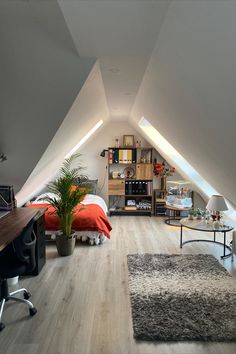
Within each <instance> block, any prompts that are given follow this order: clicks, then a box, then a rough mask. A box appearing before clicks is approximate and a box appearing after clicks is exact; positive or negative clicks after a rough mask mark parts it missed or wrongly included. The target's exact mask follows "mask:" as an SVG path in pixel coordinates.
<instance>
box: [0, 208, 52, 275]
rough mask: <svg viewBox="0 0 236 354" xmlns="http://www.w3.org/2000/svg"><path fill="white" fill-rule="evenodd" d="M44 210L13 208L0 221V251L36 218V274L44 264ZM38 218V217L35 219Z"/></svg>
mask: <svg viewBox="0 0 236 354" xmlns="http://www.w3.org/2000/svg"><path fill="white" fill-rule="evenodd" d="M45 211H46V208H40V209H39V208H15V209H13V210H12V211H11V212H10V213H9V214H7V215H5V216H3V217H2V218H1V219H0V250H2V249H3V248H4V247H6V246H7V245H8V244H9V243H11V242H12V241H14V240H15V239H16V238H17V237H18V236H19V235H20V234H21V232H22V231H23V229H24V227H25V226H26V225H27V224H28V222H29V221H30V220H31V219H32V218H34V217H36V222H35V225H34V231H35V234H36V237H37V244H36V270H35V271H34V274H38V273H39V271H40V270H41V268H42V267H43V265H44V263H45V240H44V238H45V235H44V227H43V214H44V213H45ZM37 216H38V217H37Z"/></svg>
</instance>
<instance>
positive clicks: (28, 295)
mask: <svg viewBox="0 0 236 354" xmlns="http://www.w3.org/2000/svg"><path fill="white" fill-rule="evenodd" d="M30 296H31V294H30V292H29V291H24V299H25V300H28V299H29V298H30Z"/></svg>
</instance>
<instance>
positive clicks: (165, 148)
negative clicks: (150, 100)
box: [138, 117, 236, 219]
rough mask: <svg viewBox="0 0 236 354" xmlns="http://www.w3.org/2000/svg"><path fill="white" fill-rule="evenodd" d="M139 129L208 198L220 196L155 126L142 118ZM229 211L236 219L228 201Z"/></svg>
mask: <svg viewBox="0 0 236 354" xmlns="http://www.w3.org/2000/svg"><path fill="white" fill-rule="evenodd" d="M138 124H139V127H140V128H141V129H142V130H143V132H144V133H145V134H146V135H147V136H148V137H149V139H151V141H152V142H153V145H154V146H156V147H157V149H158V150H159V151H161V152H162V153H163V154H164V155H167V156H168V157H169V158H170V159H171V160H172V161H173V162H174V163H175V164H176V166H177V167H178V168H179V169H180V170H182V171H183V173H184V174H185V175H187V176H188V178H189V179H190V180H191V181H192V182H193V183H194V184H195V185H196V186H197V187H198V188H199V189H200V190H202V191H203V192H204V193H205V194H206V196H207V197H209V198H210V197H211V196H212V195H213V194H219V193H218V192H217V191H216V190H215V189H214V188H213V187H212V186H211V185H210V184H209V183H208V182H207V181H206V180H205V179H204V178H202V177H201V175H200V174H199V173H198V172H197V171H196V170H195V169H194V168H193V167H192V166H191V165H190V164H189V163H188V162H187V161H186V160H185V159H184V157H183V156H182V155H180V153H179V152H178V151H177V150H176V149H175V148H174V147H173V146H172V145H171V144H170V143H169V142H168V141H167V140H166V139H165V138H164V137H163V136H162V135H161V134H160V133H159V132H158V131H157V130H156V128H154V127H153V125H152V124H151V123H150V122H149V121H148V120H147V119H146V118H145V117H142V118H141V119H140V121H139V123H138ZM227 205H228V208H229V210H228V211H227V212H226V214H227V215H228V216H230V217H231V218H234V219H235V218H236V211H235V210H234V208H233V207H232V205H231V204H230V203H229V202H228V201H227Z"/></svg>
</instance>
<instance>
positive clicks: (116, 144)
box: [115, 138, 120, 148]
mask: <svg viewBox="0 0 236 354" xmlns="http://www.w3.org/2000/svg"><path fill="white" fill-rule="evenodd" d="M115 142H116V143H115V147H116V148H119V147H120V140H119V138H116V139H115Z"/></svg>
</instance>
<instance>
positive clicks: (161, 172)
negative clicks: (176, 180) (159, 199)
mask: <svg viewBox="0 0 236 354" xmlns="http://www.w3.org/2000/svg"><path fill="white" fill-rule="evenodd" d="M174 172H175V167H170V166H169V165H168V164H167V162H166V161H165V160H163V161H162V162H161V163H160V162H155V163H154V165H153V173H154V175H155V176H156V177H160V178H161V189H166V177H168V176H172V175H173V173H174Z"/></svg>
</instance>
